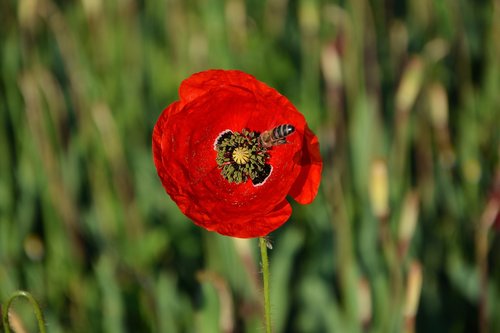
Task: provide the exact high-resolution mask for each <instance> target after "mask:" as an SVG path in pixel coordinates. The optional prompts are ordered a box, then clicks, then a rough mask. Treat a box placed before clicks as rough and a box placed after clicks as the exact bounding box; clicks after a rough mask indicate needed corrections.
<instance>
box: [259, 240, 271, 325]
mask: <svg viewBox="0 0 500 333" xmlns="http://www.w3.org/2000/svg"><path fill="white" fill-rule="evenodd" d="M259 246H260V256H261V258H262V281H263V284H264V318H265V321H266V333H271V301H270V298H269V260H268V258H267V240H266V239H265V238H264V237H260V238H259Z"/></svg>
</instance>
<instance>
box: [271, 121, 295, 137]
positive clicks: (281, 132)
mask: <svg viewBox="0 0 500 333" xmlns="http://www.w3.org/2000/svg"><path fill="white" fill-rule="evenodd" d="M293 132H295V127H293V126H292V125H290V124H283V125H279V126H277V127H275V128H274V129H273V139H274V140H281V139H284V138H286V137H287V136H289V135H290V134H292V133H293Z"/></svg>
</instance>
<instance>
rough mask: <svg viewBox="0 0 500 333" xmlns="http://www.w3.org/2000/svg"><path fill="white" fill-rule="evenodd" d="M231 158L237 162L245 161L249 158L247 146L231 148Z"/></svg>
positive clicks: (243, 162)
mask: <svg viewBox="0 0 500 333" xmlns="http://www.w3.org/2000/svg"><path fill="white" fill-rule="evenodd" d="M233 160H234V161H235V162H236V163H238V164H245V163H247V162H248V161H249V160H250V151H249V150H248V149H247V148H242V147H238V148H236V149H235V150H233Z"/></svg>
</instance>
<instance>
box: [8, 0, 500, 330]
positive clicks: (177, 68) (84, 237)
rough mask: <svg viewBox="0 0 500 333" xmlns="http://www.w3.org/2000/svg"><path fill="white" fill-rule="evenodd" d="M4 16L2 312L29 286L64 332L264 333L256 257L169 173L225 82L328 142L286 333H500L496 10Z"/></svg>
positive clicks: (20, 6)
mask: <svg viewBox="0 0 500 333" xmlns="http://www.w3.org/2000/svg"><path fill="white" fill-rule="evenodd" d="M0 22H1V23H0V24H1V29H0V301H2V302H3V300H6V299H7V298H8V297H9V295H11V294H12V293H13V292H14V291H15V290H18V289H23V290H29V291H30V292H31V293H32V294H33V295H34V296H35V298H36V299H37V300H38V301H39V302H40V303H41V305H42V309H43V312H44V315H45V318H46V321H47V329H48V331H50V332H145V331H155V332H169V333H170V332H193V331H196V332H223V331H224V327H225V328H226V330H228V329H227V327H229V328H230V327H234V328H235V330H237V331H245V332H260V331H262V330H263V324H262V321H261V314H262V303H261V302H262V300H261V299H262V297H261V296H262V295H261V288H262V287H261V283H260V280H259V265H258V247H257V241H256V240H250V241H243V240H233V239H229V238H227V237H223V236H219V235H215V234H211V233H209V232H207V231H205V230H202V229H199V228H197V227H196V226H194V225H193V224H192V223H190V222H189V221H187V220H186V218H185V217H184V216H182V215H181V214H180V213H179V211H178V209H177V207H176V206H175V204H173V203H172V202H171V201H170V200H169V198H168V197H167V195H166V194H165V192H164V190H163V188H162V186H161V184H160V181H159V179H158V177H157V175H156V171H155V169H154V165H153V161H152V156H151V132H152V128H153V125H154V122H155V121H156V119H157V117H158V116H159V114H160V112H161V110H162V109H163V108H164V107H165V106H166V105H168V104H169V103H171V102H172V101H174V100H175V99H176V98H177V88H178V86H179V84H180V82H181V80H182V79H184V78H186V77H187V76H188V75H189V74H191V73H193V72H196V71H200V70H203V69H208V68H237V69H240V70H243V71H246V72H248V73H251V74H253V75H255V76H256V77H257V78H259V79H260V80H263V81H265V82H267V83H268V84H269V85H271V86H273V87H275V88H277V89H278V90H279V91H280V92H281V93H283V94H284V95H286V96H288V97H289V98H290V100H291V101H292V102H293V103H294V104H296V106H297V107H298V109H299V110H301V112H303V113H304V114H305V116H306V118H307V120H308V122H309V125H310V127H311V128H312V129H313V130H314V131H315V132H316V133H317V134H318V136H319V139H320V143H321V150H322V154H323V157H324V161H325V165H324V173H323V181H322V186H321V188H320V194H319V196H318V198H317V199H316V201H315V202H314V203H313V204H311V205H309V206H305V207H302V206H299V205H295V206H294V214H293V216H292V218H291V221H289V222H288V223H287V224H285V225H284V226H283V227H282V228H280V229H279V230H277V231H276V232H274V233H273V235H271V237H272V241H273V245H274V249H273V250H272V251H270V256H271V258H270V271H271V303H272V315H273V321H274V328H275V332H361V331H365V332H384V333H385V332H411V331H412V330H413V329H415V330H416V331H420V332H475V331H481V332H486V331H487V329H489V331H490V332H499V331H500V317H499V316H498V315H496V314H498V313H499V312H500V265H498V262H500V241H499V234H498V233H499V231H495V230H494V229H492V228H491V223H492V222H493V220H492V219H494V217H495V215H494V212H495V209H497V210H498V205H499V201H500V199H498V198H500V165H499V154H500V121H499V119H500V94H499V91H500V57H499V56H498V55H499V54H500V38H499V37H498V36H500V24H499V22H500V5H499V4H498V2H494V1H477V2H472V1H445V0H441V1H431V0H405V1H392V2H384V1H380V0H372V1H357V0H349V1H337V2H334V1H319V0H297V1H278V0H267V1H263V0H259V1H257V0H253V1H247V2H245V1H243V0H218V1H213V2H208V1H201V0H192V1H181V0H167V1H134V0H129V1H92V0H83V1H55V0H39V1H30V0H6V1H2V2H1V3H0ZM495 193H496V197H495V196H494V195H493V194H495ZM495 205H496V206H495ZM420 282H421V283H420ZM420 286H421V288H420ZM412 292H413V293H414V294H415V295H416V298H414V299H417V300H419V303H418V311H417V312H416V314H415V313H414V311H413V309H412V306H411V304H410V303H411V300H410V299H411V298H412V297H410V296H411V293H412ZM409 295H410V296H409ZM13 311H14V313H17V314H18V315H20V318H21V322H22V323H24V325H26V326H27V327H28V329H29V330H30V331H35V330H36V323H35V322H34V321H33V319H32V318H31V317H32V313H31V312H29V311H23V310H22V309H20V308H19V307H18V306H16V305H14V306H13ZM413 325H415V326H414V327H413Z"/></svg>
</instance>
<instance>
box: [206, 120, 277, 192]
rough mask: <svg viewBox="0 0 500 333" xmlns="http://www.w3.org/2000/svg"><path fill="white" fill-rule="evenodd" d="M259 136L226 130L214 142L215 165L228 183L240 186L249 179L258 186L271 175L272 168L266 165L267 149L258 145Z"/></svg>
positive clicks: (247, 132) (253, 133) (256, 133)
mask: <svg viewBox="0 0 500 333" xmlns="http://www.w3.org/2000/svg"><path fill="white" fill-rule="evenodd" d="M259 134H260V133H258V132H250V131H248V130H246V129H243V130H242V131H241V133H238V132H232V131H230V130H227V131H224V132H222V133H221V134H220V135H219V136H218V137H217V139H216V140H215V143H214V149H215V150H216V151H217V158H216V161H217V165H218V166H219V169H221V175H222V177H224V178H225V179H226V180H227V181H228V182H229V183H236V184H241V183H245V182H246V181H247V180H248V179H251V180H252V183H253V184H254V186H258V185H262V184H263V183H264V182H265V180H266V179H267V178H268V177H269V175H270V174H271V171H272V167H271V165H269V164H267V163H266V162H267V160H268V159H269V153H268V152H267V150H268V149H267V148H266V147H264V146H263V145H261V144H260V139H259Z"/></svg>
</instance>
